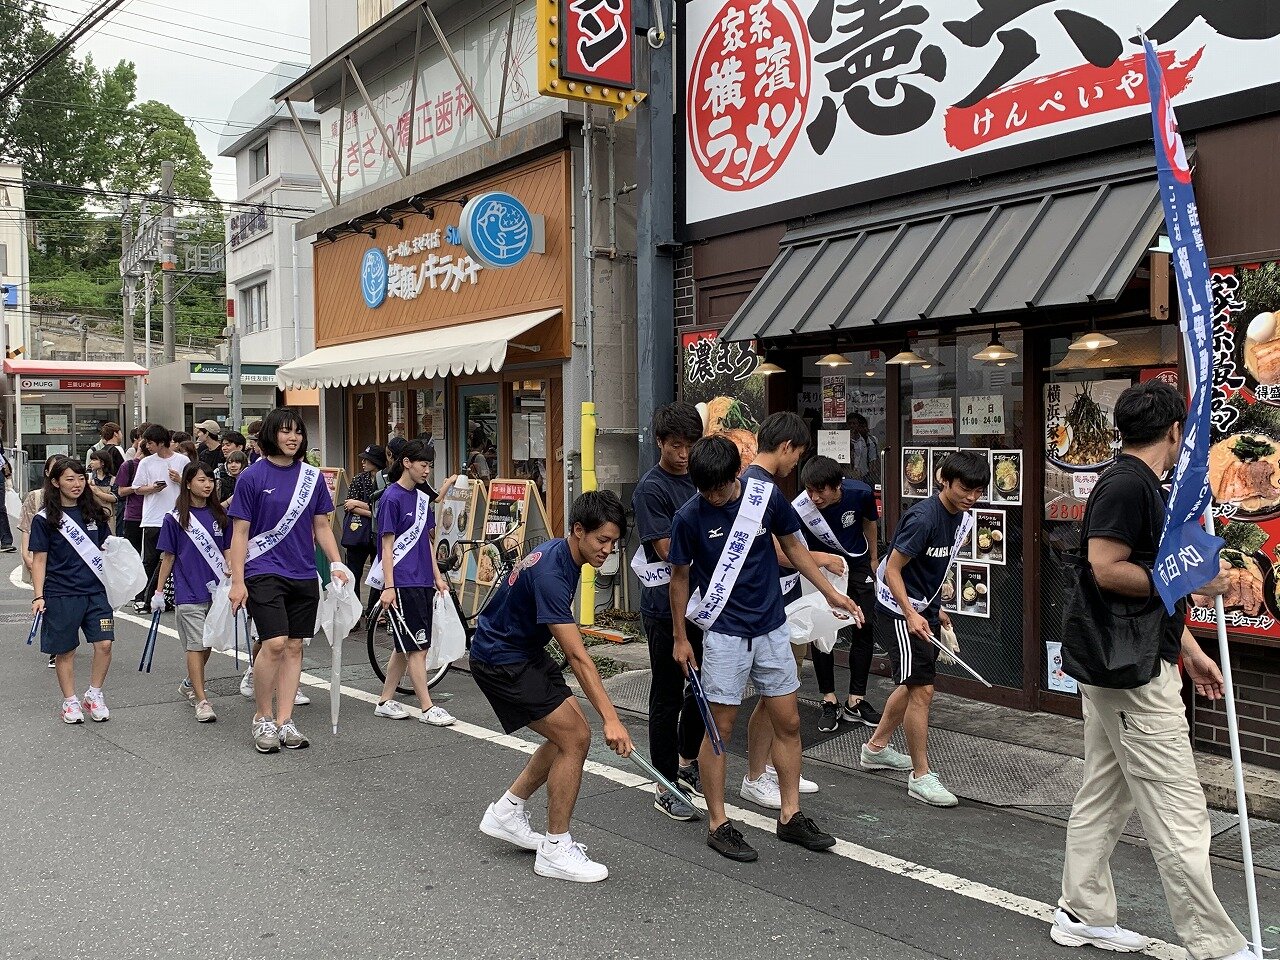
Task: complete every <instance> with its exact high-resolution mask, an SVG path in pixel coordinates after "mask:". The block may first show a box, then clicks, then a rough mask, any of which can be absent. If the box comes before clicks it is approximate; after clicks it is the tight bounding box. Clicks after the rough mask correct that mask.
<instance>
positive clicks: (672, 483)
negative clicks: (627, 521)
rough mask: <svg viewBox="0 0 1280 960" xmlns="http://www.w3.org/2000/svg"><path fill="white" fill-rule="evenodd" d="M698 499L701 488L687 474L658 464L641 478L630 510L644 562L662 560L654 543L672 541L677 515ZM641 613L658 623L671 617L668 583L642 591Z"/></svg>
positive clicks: (632, 496) (633, 495)
mask: <svg viewBox="0 0 1280 960" xmlns="http://www.w3.org/2000/svg"><path fill="white" fill-rule="evenodd" d="M697 495H698V488H697V487H695V486H694V485H693V481H692V480H690V479H689V475H688V474H687V473H686V474H683V475H680V476H677V475H676V474H674V473H667V471H665V470H663V469H662V467H661V465H659V464H655V465H654V466H653V467H651V468H650V469H649V471H648V472H647V473H645V475H644V476H643V477H641V478H640V482H639V483H637V484H636V492H635V493H633V494H632V495H631V509H633V510H634V511H635V512H636V529H637V530H638V531H639V533H640V543H641V544H642V545H643V546H644V557H645V560H647V561H648V562H649V563H655V562H657V561H659V560H661V559H662V557H660V556H658V553H657V551H656V550H654V549H653V544H654V542H655V541H657V540H666V539H669V538H670V536H671V520H672V518H674V517H675V515H676V511H677V510H679V509H680V508H681V507H683V506H684V505H685V504H686V503H688V502H689V500H690V499H691V498H693V497H696V496H697ZM640 613H641V614H642V615H643V616H646V617H652V618H654V619H656V620H666V619H668V618H669V617H670V616H671V591H670V590H669V589H668V588H667V585H666V584H665V583H664V584H662V585H661V586H657V587H645V588H643V589H642V590H641V591H640Z"/></svg>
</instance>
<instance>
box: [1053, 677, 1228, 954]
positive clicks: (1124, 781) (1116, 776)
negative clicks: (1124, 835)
mask: <svg viewBox="0 0 1280 960" xmlns="http://www.w3.org/2000/svg"><path fill="white" fill-rule="evenodd" d="M1181 690H1182V682H1181V680H1180V678H1179V676H1178V668H1177V667H1176V666H1174V665H1173V664H1171V663H1163V662H1162V663H1161V665H1160V674H1159V675H1158V676H1157V677H1156V678H1155V679H1154V680H1152V681H1151V682H1150V683H1148V684H1147V685H1146V686H1143V687H1138V688H1137V689H1136V690H1108V689H1105V688H1103V687H1090V686H1085V685H1084V684H1081V685H1080V692H1081V697H1082V699H1083V702H1084V785H1083V786H1082V787H1081V788H1080V792H1079V793H1078V794H1076V800H1075V805H1074V806H1073V807H1072V808H1071V820H1070V822H1069V823H1068V825H1067V854H1066V864H1065V866H1064V868H1063V871H1062V899H1061V900H1060V901H1058V902H1059V904H1060V905H1061V906H1062V908H1063V909H1065V910H1066V911H1068V912H1069V913H1071V914H1072V915H1074V916H1075V917H1076V918H1077V919H1079V920H1080V921H1082V922H1083V923H1087V924H1089V925H1090V926H1096V927H1109V926H1112V925H1113V924H1115V923H1117V907H1116V890H1115V886H1114V884H1113V883H1112V880H1111V866H1110V860H1111V851H1112V850H1113V849H1114V848H1115V845H1116V843H1117V841H1119V839H1120V834H1121V832H1122V831H1123V830H1124V825H1125V821H1126V820H1128V819H1129V815H1130V814H1131V813H1132V812H1133V811H1134V808H1135V807H1136V808H1137V811H1138V816H1139V817H1141V819H1142V829H1143V832H1144V833H1145V834H1146V837H1147V842H1148V843H1149V844H1150V846H1151V852H1152V854H1153V855H1154V856H1155V861H1156V868H1157V870H1159V872H1160V880H1161V882H1162V883H1163V884H1164V896H1165V900H1166V902H1167V903H1168V904H1169V912H1170V914H1172V916H1173V926H1174V929H1175V930H1176V931H1177V933H1178V937H1179V939H1181V940H1182V944H1183V946H1184V947H1186V949H1187V953H1188V954H1189V955H1190V956H1191V958H1192V960H1211V958H1217V957H1227V956H1230V955H1231V954H1233V953H1235V952H1237V951H1238V950H1243V949H1244V948H1245V946H1246V942H1245V938H1244V937H1243V936H1242V935H1241V933H1240V931H1239V930H1238V929H1236V926H1235V924H1233V923H1232V922H1231V918H1230V917H1228V916H1227V913H1226V911H1225V910H1224V909H1223V908H1222V903H1221V902H1220V901H1219V900H1218V896H1217V894H1215V893H1214V892H1213V880H1212V878H1211V877H1210V876H1209V814H1208V811H1207V809H1206V808H1205V802H1204V789H1203V788H1202V787H1201V786H1200V779H1199V776H1198V775H1197V773H1196V766H1195V761H1194V760H1193V758H1192V753H1191V743H1190V740H1189V739H1188V730H1187V719H1186V714H1185V713H1184V711H1183V705H1182V697H1181Z"/></svg>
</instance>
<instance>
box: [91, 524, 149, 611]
mask: <svg viewBox="0 0 1280 960" xmlns="http://www.w3.org/2000/svg"><path fill="white" fill-rule="evenodd" d="M102 559H103V560H105V561H106V563H105V566H106V587H107V603H109V604H111V609H112V610H116V609H119V608H120V607H122V606H124V605H125V604H126V603H128V602H129V601H130V600H132V599H133V598H134V597H136V596H137V595H138V594H139V593H141V592H142V591H143V590H144V589H145V588H146V586H147V571H146V570H144V569H143V567H142V558H141V557H140V556H138V551H137V550H135V549H134V548H133V544H132V543H130V542H129V541H128V540H126V539H125V538H124V537H107V539H106V541H105V542H104V543H103V545H102Z"/></svg>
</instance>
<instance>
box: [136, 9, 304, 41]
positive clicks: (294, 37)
mask: <svg viewBox="0 0 1280 960" xmlns="http://www.w3.org/2000/svg"><path fill="white" fill-rule="evenodd" d="M134 2H135V3H141V4H142V5H143V6H144V7H155V8H156V9H157V10H163V11H164V12H165V13H166V14H172V12H173V11H172V10H171V9H170V8H169V7H166V6H164V5H163V4H159V3H152V2H150V0H134ZM184 16H188V17H199V18H200V19H201V20H210V21H212V22H213V23H225V24H229V25H230V26H233V27H248V28H249V29H251V30H261V31H262V32H263V33H274V34H278V35H279V36H282V37H289V38H290V39H292V40H302V41H304V42H306V43H310V42H311V38H310V37H304V36H302V35H301V34H298V33H287V32H285V31H284V30H272V29H271V28H270V27H263V26H259V25H258V24H256V23H245V22H244V21H242V20H224V19H222V18H221V17H213V16H210V15H209V14H207V13H192V12H190V11H187V12H186V13H185V14H184Z"/></svg>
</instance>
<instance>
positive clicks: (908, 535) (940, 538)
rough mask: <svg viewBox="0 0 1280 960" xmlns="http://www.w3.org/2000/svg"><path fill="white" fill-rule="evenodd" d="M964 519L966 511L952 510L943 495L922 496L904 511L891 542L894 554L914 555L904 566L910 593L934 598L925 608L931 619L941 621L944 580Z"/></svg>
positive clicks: (925, 616)
mask: <svg viewBox="0 0 1280 960" xmlns="http://www.w3.org/2000/svg"><path fill="white" fill-rule="evenodd" d="M963 519H964V513H963V512H961V513H952V512H951V511H950V510H948V509H947V508H946V507H944V506H943V505H942V499H941V498H940V497H937V496H932V497H930V498H929V499H927V500H920V501H919V502H917V503H914V504H912V506H911V509H909V510H908V511H907V512H906V513H904V514H903V515H902V519H901V520H900V521H898V529H897V531H896V532H895V533H894V535H893V543H891V544H890V545H889V553H890V554H892V552H893V551H894V550H897V551H898V552H899V553H901V554H903V555H905V556H908V557H910V558H911V560H910V561H909V562H908V563H907V564H905V565H904V566H903V568H902V583H903V585H904V586H905V587H906V588H907V596H909V597H910V598H911V599H913V600H925V599H927V598H929V597H932V598H933V602H932V603H930V604H929V607H928V609H926V610H924V611H922V612H921V616H923V617H924V618H925V619H926V620H928V621H929V622H930V623H936V622H937V620H938V611H939V610H940V609H941V608H942V598H941V588H942V581H943V580H944V579H946V576H947V567H948V565H949V564H950V561H951V548H952V547H953V546H955V542H956V534H957V533H958V532H959V530H960V523H961V522H962V521H963ZM885 612H886V613H890V611H887V610H886V611H885ZM890 615H894V614H892V613H891V614H890Z"/></svg>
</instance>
